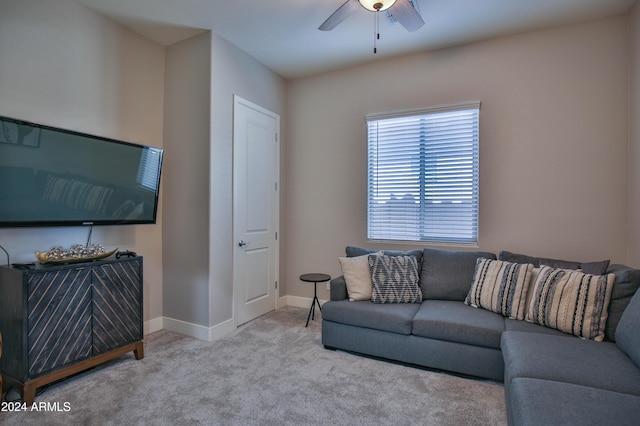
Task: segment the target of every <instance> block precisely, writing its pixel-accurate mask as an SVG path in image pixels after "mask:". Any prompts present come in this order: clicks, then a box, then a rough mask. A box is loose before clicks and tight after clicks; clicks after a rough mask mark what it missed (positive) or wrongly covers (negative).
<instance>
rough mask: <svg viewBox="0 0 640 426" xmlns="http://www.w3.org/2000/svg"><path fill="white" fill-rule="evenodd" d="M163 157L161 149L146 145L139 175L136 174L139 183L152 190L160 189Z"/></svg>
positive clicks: (139, 167) (139, 166) (141, 157)
mask: <svg viewBox="0 0 640 426" xmlns="http://www.w3.org/2000/svg"><path fill="white" fill-rule="evenodd" d="M161 158H162V156H161V150H160V149H157V148H151V147H145V148H144V149H143V150H142V155H141V156H140V163H139V164H138V175H137V176H136V182H137V183H138V185H140V186H141V187H143V188H145V189H148V190H150V191H156V190H157V189H158V176H159V174H160V160H161Z"/></svg>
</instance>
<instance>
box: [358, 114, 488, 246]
mask: <svg viewBox="0 0 640 426" xmlns="http://www.w3.org/2000/svg"><path fill="white" fill-rule="evenodd" d="M479 116H480V103H479V102H473V103H467V104H458V105H453V106H448V107H439V108H433V109H427V110H420V111H404V112H398V113H391V114H375V115H373V114H370V115H367V128H368V218H367V219H368V222H367V225H368V227H367V228H368V238H369V239H372V240H401V241H432V242H452V243H476V242H477V240H478V186H479V185H478V167H479V166H478V165H479V161H478V157H479V154H478V151H479V149H478V145H479Z"/></svg>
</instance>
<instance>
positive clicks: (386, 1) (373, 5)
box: [358, 0, 396, 12]
mask: <svg viewBox="0 0 640 426" xmlns="http://www.w3.org/2000/svg"><path fill="white" fill-rule="evenodd" d="M358 1H359V2H360V4H361V5H362V7H364V8H365V9H367V10H370V11H371V12H381V11H383V10H387V9H389V8H390V7H391V6H393V4H394V3H395V2H396V0H358ZM380 5H382V6H380Z"/></svg>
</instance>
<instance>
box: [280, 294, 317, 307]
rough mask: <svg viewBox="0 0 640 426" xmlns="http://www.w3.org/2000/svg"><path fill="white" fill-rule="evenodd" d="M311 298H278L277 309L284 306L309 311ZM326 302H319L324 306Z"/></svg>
mask: <svg viewBox="0 0 640 426" xmlns="http://www.w3.org/2000/svg"><path fill="white" fill-rule="evenodd" d="M312 300H313V297H301V296H284V297H281V298H280V301H279V302H278V308H281V307H285V306H295V307H296V308H305V309H309V308H310V307H311V301H312ZM325 302H326V300H320V305H321V306H322V305H324V303H325Z"/></svg>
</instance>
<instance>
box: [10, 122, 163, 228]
mask: <svg viewBox="0 0 640 426" xmlns="http://www.w3.org/2000/svg"><path fill="white" fill-rule="evenodd" d="M162 156H163V150H162V149H160V148H154V147H150V146H143V145H137V144H133V143H129V142H123V141H118V140H114V139H109V138H104V137H99V136H92V135H88V134H84V133H80V132H74V131H70V130H63V129H57V128H54V127H49V126H44V125H39V124H34V123H29V122H26V121H21V120H16V119H13V118H8V117H0V227H3V228H8V227H38V226H80V225H85V226H87V225H125V224H149V223H155V222H156V214H157V210H158V192H159V188H160V171H161V168H162Z"/></svg>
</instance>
